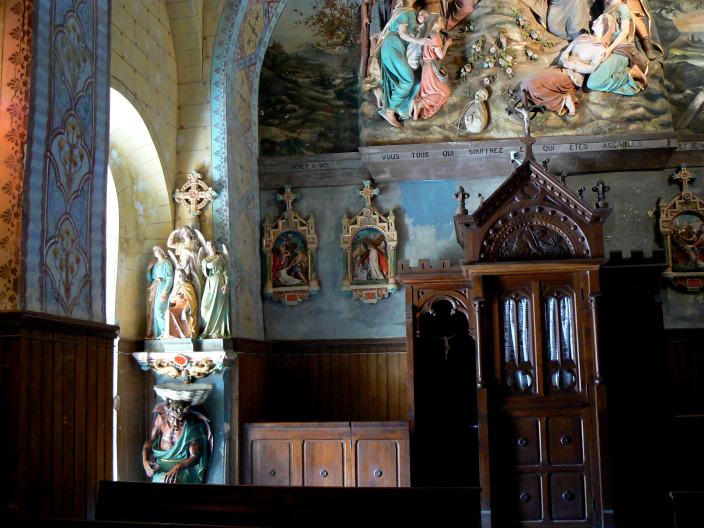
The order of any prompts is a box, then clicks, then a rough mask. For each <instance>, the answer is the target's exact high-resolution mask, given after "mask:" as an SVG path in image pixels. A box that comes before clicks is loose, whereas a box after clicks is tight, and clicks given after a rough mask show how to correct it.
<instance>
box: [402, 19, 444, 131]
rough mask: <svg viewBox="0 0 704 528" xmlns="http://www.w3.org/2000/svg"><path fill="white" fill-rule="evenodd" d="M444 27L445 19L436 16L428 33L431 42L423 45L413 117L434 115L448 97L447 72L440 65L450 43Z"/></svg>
mask: <svg viewBox="0 0 704 528" xmlns="http://www.w3.org/2000/svg"><path fill="white" fill-rule="evenodd" d="M446 27H447V20H446V19H444V18H442V17H440V18H438V19H437V21H436V22H435V24H434V25H433V28H432V30H431V32H430V35H429V38H430V40H431V44H429V45H425V46H423V72H422V74H421V79H420V88H419V89H418V94H417V95H416V97H415V99H414V101H413V107H412V109H411V117H412V118H413V119H418V118H420V119H428V118H429V117H432V116H434V115H435V114H436V113H437V112H438V110H440V109H441V108H442V107H443V105H444V104H445V102H446V101H447V99H448V98H449V97H450V93H451V90H450V86H449V84H448V78H447V73H446V72H445V70H444V68H442V67H441V66H440V63H441V61H442V59H444V58H445V54H446V53H447V49H448V48H449V47H450V45H452V39H451V38H449V37H447V34H446V33H445V29H446Z"/></svg>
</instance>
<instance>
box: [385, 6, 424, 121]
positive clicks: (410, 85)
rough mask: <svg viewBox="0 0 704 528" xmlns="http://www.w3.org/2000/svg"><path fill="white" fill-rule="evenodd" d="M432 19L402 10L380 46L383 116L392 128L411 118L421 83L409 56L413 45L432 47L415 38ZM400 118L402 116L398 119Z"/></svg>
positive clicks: (419, 12) (397, 14)
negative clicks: (408, 53) (419, 30)
mask: <svg viewBox="0 0 704 528" xmlns="http://www.w3.org/2000/svg"><path fill="white" fill-rule="evenodd" d="M427 19H428V12H427V11H426V10H425V9H415V10H412V9H406V8H399V9H397V10H396V11H395V12H394V15H393V16H392V18H391V20H390V21H389V23H388V24H387V26H386V29H385V30H384V32H383V34H382V36H381V38H380V44H379V46H378V54H379V65H380V71H381V79H380V83H379V93H380V102H381V109H380V110H379V115H381V117H383V118H384V119H385V120H386V121H387V122H388V123H389V124H390V125H391V126H393V127H396V128H400V127H401V123H400V121H399V119H401V120H403V119H408V118H409V117H410V114H411V106H412V104H413V99H415V96H416V94H417V93H418V89H419V88H420V82H419V79H418V76H417V75H416V71H415V70H414V69H413V68H412V67H411V66H410V64H409V62H408V57H407V56H406V51H407V48H408V46H409V45H410V44H416V45H420V46H425V45H431V44H432V41H431V40H430V39H429V38H427V37H423V38H418V37H415V36H413V35H414V34H415V33H416V32H417V30H418V28H419V26H420V25H421V24H423V23H424V22H425V21H426V20H427ZM397 116H398V117H397Z"/></svg>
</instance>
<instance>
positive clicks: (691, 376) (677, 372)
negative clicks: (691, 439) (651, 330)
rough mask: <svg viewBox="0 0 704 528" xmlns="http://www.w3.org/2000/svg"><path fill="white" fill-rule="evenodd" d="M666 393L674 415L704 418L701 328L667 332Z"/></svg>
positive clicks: (703, 334) (703, 339) (703, 344)
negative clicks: (694, 415)
mask: <svg viewBox="0 0 704 528" xmlns="http://www.w3.org/2000/svg"><path fill="white" fill-rule="evenodd" d="M665 343H666V350H667V389H668V390H667V392H668V394H669V398H668V400H669V401H668V406H669V408H670V412H671V413H672V414H673V415H687V414H699V415H704V383H702V379H704V329H697V330H689V329H688V330H667V331H666V332H665Z"/></svg>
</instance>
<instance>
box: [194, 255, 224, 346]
mask: <svg viewBox="0 0 704 528" xmlns="http://www.w3.org/2000/svg"><path fill="white" fill-rule="evenodd" d="M206 247H207V250H208V256H206V257H205V258H204V259H203V262H202V263H201V266H202V270H203V275H204V276H205V277H206V279H205V287H204V288H203V298H202V300H201V305H200V316H201V318H202V320H203V332H202V333H201V338H203V339H212V338H224V337H230V275H229V273H230V270H229V264H228V261H227V250H226V248H225V246H223V251H222V252H220V251H218V250H217V248H216V247H215V243H214V242H212V241H210V242H208V243H207V246H206Z"/></svg>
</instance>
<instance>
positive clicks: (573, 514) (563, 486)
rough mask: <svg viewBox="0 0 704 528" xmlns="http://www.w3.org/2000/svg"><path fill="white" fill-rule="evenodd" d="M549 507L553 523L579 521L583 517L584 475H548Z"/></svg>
mask: <svg viewBox="0 0 704 528" xmlns="http://www.w3.org/2000/svg"><path fill="white" fill-rule="evenodd" d="M550 506H551V513H552V519H553V520H554V521H579V520H583V519H584V517H585V511H584V475H583V474H582V473H553V474H552V475H550Z"/></svg>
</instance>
